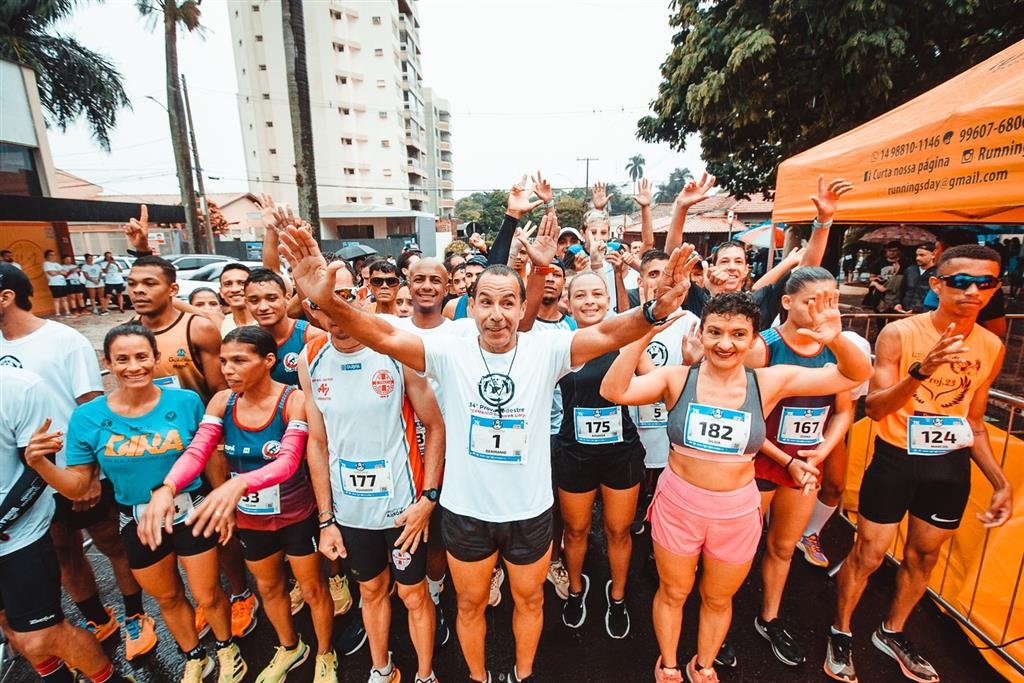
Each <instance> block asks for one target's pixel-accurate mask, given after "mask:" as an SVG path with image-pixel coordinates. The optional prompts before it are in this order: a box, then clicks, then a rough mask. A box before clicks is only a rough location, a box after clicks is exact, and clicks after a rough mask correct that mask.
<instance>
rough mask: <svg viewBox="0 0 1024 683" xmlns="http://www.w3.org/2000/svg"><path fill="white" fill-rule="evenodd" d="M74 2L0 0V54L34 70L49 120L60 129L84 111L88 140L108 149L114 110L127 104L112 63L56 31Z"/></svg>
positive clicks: (77, 3)
mask: <svg viewBox="0 0 1024 683" xmlns="http://www.w3.org/2000/svg"><path fill="white" fill-rule="evenodd" d="M79 4H80V3H79V0H3V2H0V58H3V59H6V60H9V61H12V62H16V63H18V64H23V65H25V66H27V67H29V68H31V69H33V70H34V71H35V72H36V84H37V86H38V89H39V101H40V103H41V104H42V106H43V109H44V110H45V112H46V117H47V120H48V122H49V123H50V124H52V125H55V126H57V128H59V129H60V130H62V131H63V130H65V129H66V128H67V126H68V124H69V123H71V122H72V121H74V120H75V119H77V118H78V117H79V116H83V115H84V116H85V118H86V120H87V121H88V122H89V128H90V130H91V132H92V137H93V139H94V140H96V142H97V143H98V144H99V145H100V147H102V148H103V149H104V150H106V151H110V133H111V131H112V130H114V127H115V126H116V125H117V112H118V110H119V109H121V108H123V107H130V106H131V105H130V103H129V101H128V96H127V95H126V94H125V92H124V85H123V83H122V79H121V73H120V72H119V71H118V70H117V69H115V68H114V65H113V64H111V63H110V62H109V61H108V60H107V58H106V57H104V56H103V55H101V54H99V53H97V52H93V51H92V50H90V49H88V48H87V47H85V46H84V45H82V44H81V43H79V42H78V41H77V40H75V39H74V38H73V37H72V36H69V35H66V34H64V33H60V32H58V31H57V30H56V28H55V27H56V25H57V24H59V23H60V22H61V21H64V20H65V19H67V18H68V17H69V16H71V14H72V12H73V11H74V10H75V8H76V7H77V6H78V5H79Z"/></svg>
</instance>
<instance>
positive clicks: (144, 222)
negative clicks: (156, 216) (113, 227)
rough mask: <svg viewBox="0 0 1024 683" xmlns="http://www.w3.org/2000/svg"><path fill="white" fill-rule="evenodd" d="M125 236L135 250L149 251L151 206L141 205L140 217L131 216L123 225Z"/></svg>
mask: <svg viewBox="0 0 1024 683" xmlns="http://www.w3.org/2000/svg"><path fill="white" fill-rule="evenodd" d="M122 227H123V230H124V237H125V239H126V240H128V244H129V245H130V246H131V248H132V249H133V250H135V251H141V252H149V251H150V248H149V207H147V206H146V205H145V204H141V205H140V206H139V217H138V218H129V219H128V222H127V223H126V224H125V225H124V226H122Z"/></svg>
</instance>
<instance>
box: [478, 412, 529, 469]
mask: <svg viewBox="0 0 1024 683" xmlns="http://www.w3.org/2000/svg"><path fill="white" fill-rule="evenodd" d="M469 454H470V455H471V456H473V457H474V458H480V459H481V460H490V461H493V462H499V463H504V464H508V465H525V464H526V421H525V420H505V419H500V418H499V419H494V418H484V417H480V416H479V415H470V417H469Z"/></svg>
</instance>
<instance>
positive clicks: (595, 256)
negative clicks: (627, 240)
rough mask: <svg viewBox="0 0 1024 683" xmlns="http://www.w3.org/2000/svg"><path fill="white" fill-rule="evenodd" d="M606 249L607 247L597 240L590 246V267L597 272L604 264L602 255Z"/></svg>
mask: <svg viewBox="0 0 1024 683" xmlns="http://www.w3.org/2000/svg"><path fill="white" fill-rule="evenodd" d="M607 249H608V245H607V244H606V243H605V242H604V240H597V241H596V242H592V243H591V244H590V267H591V268H592V269H594V270H597V269H598V268H600V267H601V264H602V263H604V253H605V251H606V250H607Z"/></svg>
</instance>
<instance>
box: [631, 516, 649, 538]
mask: <svg viewBox="0 0 1024 683" xmlns="http://www.w3.org/2000/svg"><path fill="white" fill-rule="evenodd" d="M629 531H630V533H631V534H633V535H634V536H643V535H644V532H645V531H647V525H646V524H645V523H644V521H643V520H642V519H638V520H637V521H635V522H633V523H632V524H630V525H629Z"/></svg>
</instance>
